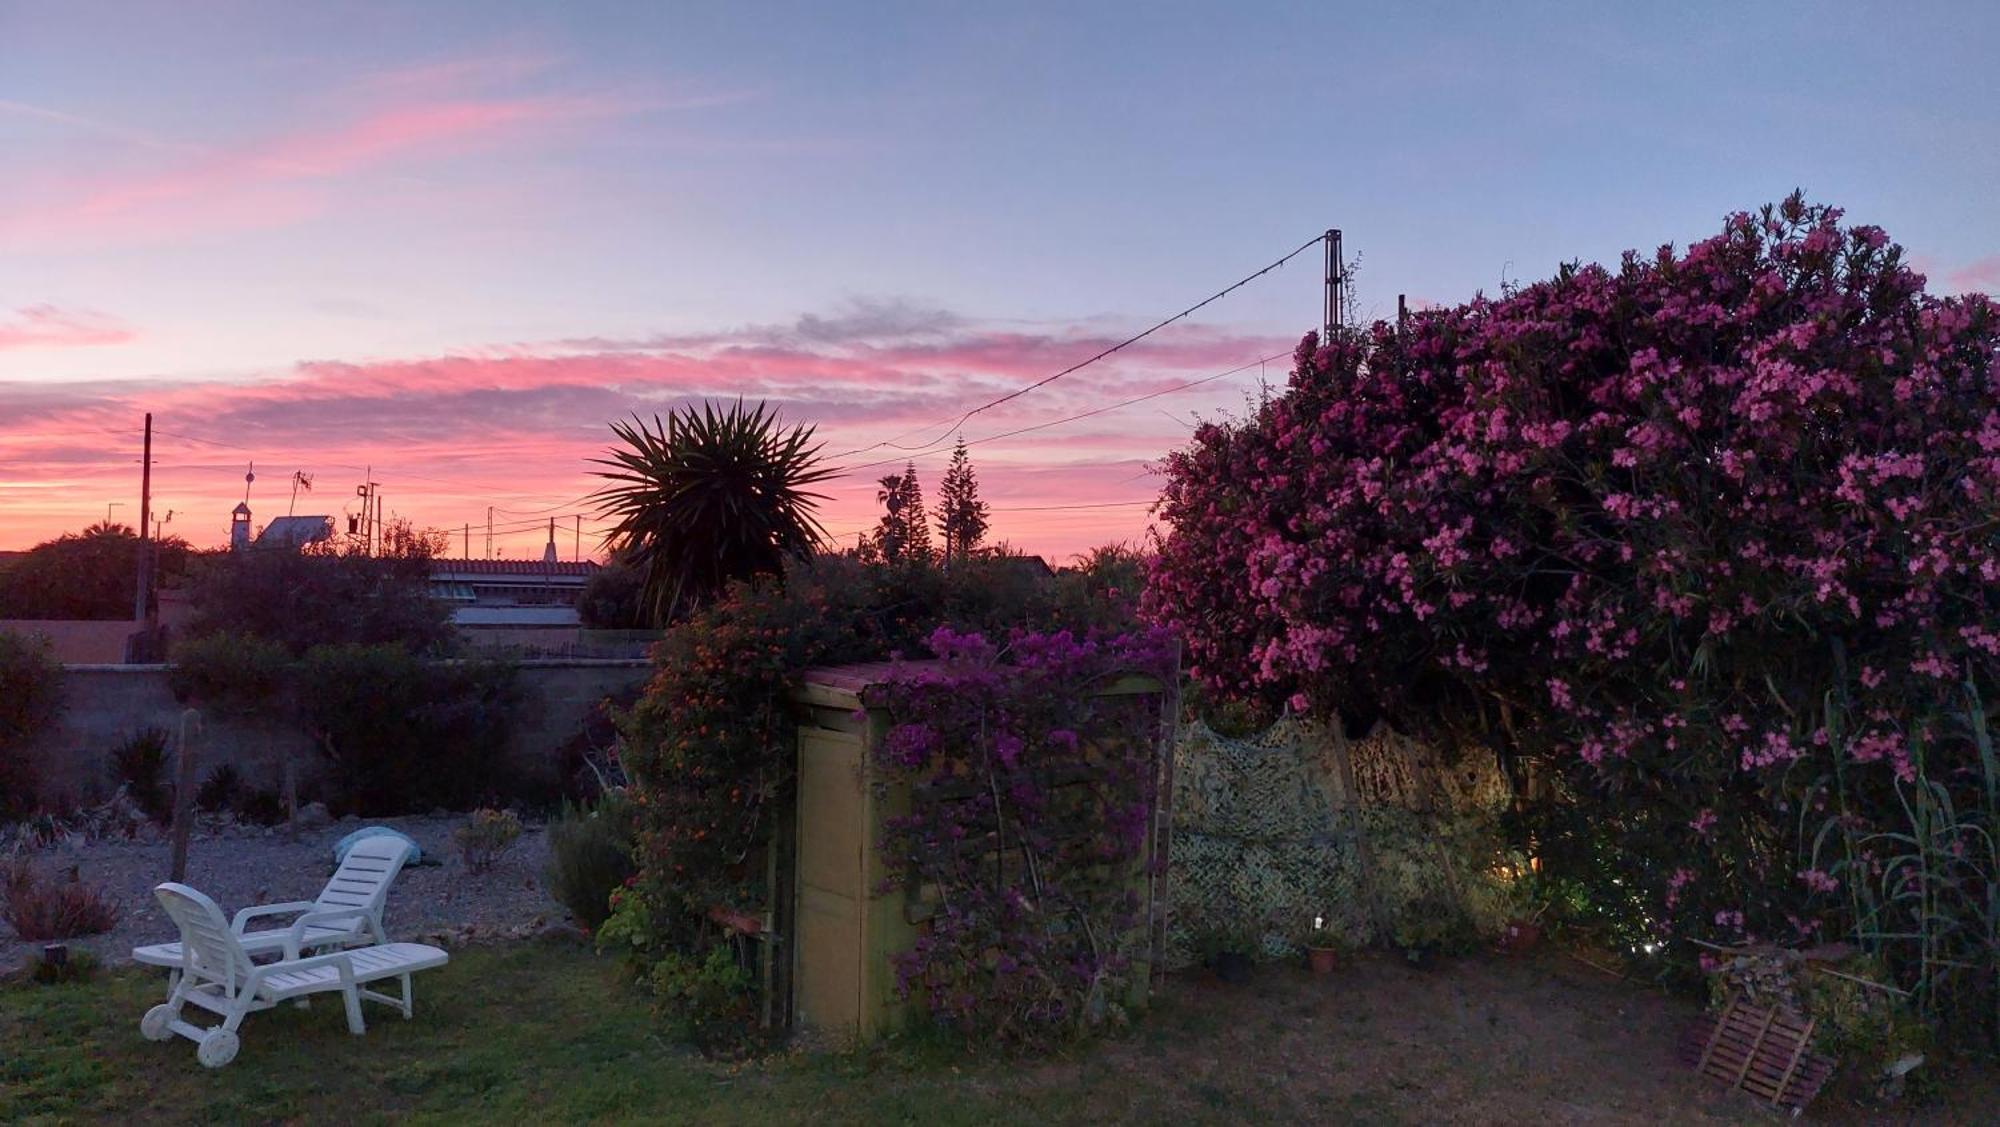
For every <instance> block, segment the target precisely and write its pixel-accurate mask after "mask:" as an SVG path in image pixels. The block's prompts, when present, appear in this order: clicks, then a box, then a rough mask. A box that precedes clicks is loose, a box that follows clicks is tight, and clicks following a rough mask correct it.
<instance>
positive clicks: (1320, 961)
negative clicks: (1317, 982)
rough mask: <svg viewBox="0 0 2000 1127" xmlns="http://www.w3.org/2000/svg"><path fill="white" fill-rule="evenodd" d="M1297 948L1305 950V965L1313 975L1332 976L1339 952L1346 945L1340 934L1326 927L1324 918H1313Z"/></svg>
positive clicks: (1338, 961)
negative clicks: (1310, 969)
mask: <svg viewBox="0 0 2000 1127" xmlns="http://www.w3.org/2000/svg"><path fill="white" fill-rule="evenodd" d="M1299 946H1301V947H1303V948H1305V950H1306V965H1307V966H1310V967H1311V968H1312V972H1313V973H1314V974H1332V973H1333V971H1334V968H1335V967H1338V966H1339V965H1340V956H1341V952H1342V951H1344V950H1345V949H1346V947H1347V945H1346V944H1345V943H1344V942H1342V941H1341V937H1340V934H1339V933H1338V932H1336V931H1334V930H1333V929H1332V928H1329V927H1327V926H1326V917H1325V916H1314V917H1313V920H1312V927H1310V928H1308V929H1306V932H1305V934H1304V935H1303V936H1301V937H1300V939H1299Z"/></svg>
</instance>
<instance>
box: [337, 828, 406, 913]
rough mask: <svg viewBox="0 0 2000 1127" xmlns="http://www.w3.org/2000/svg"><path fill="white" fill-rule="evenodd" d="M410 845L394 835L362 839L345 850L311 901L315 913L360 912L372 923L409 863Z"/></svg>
mask: <svg viewBox="0 0 2000 1127" xmlns="http://www.w3.org/2000/svg"><path fill="white" fill-rule="evenodd" d="M409 857H410V844H409V842H406V841H404V840H403V839H402V838H400V837H397V836H395V835H394V834H376V835H374V836H372V837H364V838H362V839H361V840H360V841H357V842H355V843H354V844H353V845H352V846H350V847H349V848H348V850H347V856H345V857H343V858H341V861H340V868H338V869H336V870H334V874H333V877H332V878H331V879H330V880H328V881H327V882H326V887H325V888H323V889H320V893H319V898H318V899H317V900H315V901H313V911H315V912H338V911H361V912H366V913H368V915H369V916H370V917H372V918H373V919H375V920H376V921H378V922H379V921H380V920H381V919H382V907H383V904H384V902H385V901H387V900H388V898H389V886H390V885H391V884H392V883H394V882H395V880H396V874H397V873H399V872H401V871H402V869H403V862H405V861H407V860H409Z"/></svg>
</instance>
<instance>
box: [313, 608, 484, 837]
mask: <svg viewBox="0 0 2000 1127" xmlns="http://www.w3.org/2000/svg"><path fill="white" fill-rule="evenodd" d="M293 686H294V687H293V695H294V697H295V699H296V700H297V704H298V717H299V723H300V725H301V726H302V727H303V728H304V729H305V731H306V733H307V734H308V735H309V736H311V738H312V740H313V743H314V744H315V746H317V747H318V748H319V750H320V752H321V754H322V755H323V756H324V758H325V761H326V765H327V772H326V779H327V786H328V789H329V791H330V795H329V803H328V804H329V805H330V806H333V807H335V808H336V810H337V811H338V812H341V813H354V814H360V815H363V816H368V815H379V814H400V813H406V812H408V811H411V810H428V809H431V808H432V807H439V806H441V807H444V808H446V809H451V810H465V809H470V808H472V807H475V806H477V805H479V804H480V803H482V802H485V801H488V800H498V801H501V802H504V801H505V800H506V799H508V798H510V797H512V795H513V794H514V792H515V790H516V788H517V787H518V785H519V781H518V779H516V778H515V777H514V773H513V771H512V769H511V768H510V767H509V766H508V764H507V760H506V750H507V738H508V732H509V731H510V728H511V724H512V715H513V710H514V709H515V708H516V707H517V706H518V705H519V703H520V691H519V687H518V684H517V683H516V679H515V669H514V667H513V666H512V665H511V664H508V663H506V662H500V661H484V660H466V661H453V662H439V661H425V660H423V659H422V658H419V657H417V656H416V655H414V654H412V653H411V652H410V651H409V650H407V649H405V648H403V647H401V646H361V645H343V646H316V647H314V648H313V649H311V650H308V651H307V652H306V655H305V657H304V658H303V659H302V660H301V661H300V662H299V664H298V667H297V669H296V672H295V674H294V678H293Z"/></svg>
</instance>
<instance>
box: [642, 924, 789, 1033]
mask: <svg viewBox="0 0 2000 1127" xmlns="http://www.w3.org/2000/svg"><path fill="white" fill-rule="evenodd" d="M647 985H648V986H649V987H650V988H651V990H652V992H653V996H654V998H655V999H657V1004H658V1006H659V1008H660V1011H661V1013H662V1014H664V1015H665V1016H666V1018H667V1022H668V1026H669V1028H670V1029H671V1031H672V1032H673V1033H674V1035H675V1036H677V1037H680V1038H681V1039H683V1040H685V1041H688V1042H690V1043H692V1044H693V1045H694V1046H695V1047H696V1048H698V1049H700V1050H701V1051H702V1053H703V1055H705V1056H711V1057H724V1058H728V1057H737V1056H741V1055H743V1054H745V1053H747V1052H750V1051H752V1050H754V1049H755V1048H757V1046H758V1045H759V1044H760V1043H761V1042H762V1041H763V1039H764V1038H763V1033H762V1030H761V1028H760V1027H759V1025H758V1022H757V991H756V987H755V979H754V978H753V977H752V976H751V974H750V971H749V968H747V967H745V966H744V965H743V962H742V960H741V959H740V958H739V957H738V956H737V953H736V951H735V950H734V948H733V947H732V946H729V945H723V946H717V947H713V948H710V949H709V951H708V953H707V954H706V955H683V954H681V953H679V952H675V951H669V952H667V953H666V954H665V955H664V956H663V957H662V958H661V959H660V960H659V961H658V962H656V963H654V964H653V967H652V969H651V970H650V971H649V972H648V974H647Z"/></svg>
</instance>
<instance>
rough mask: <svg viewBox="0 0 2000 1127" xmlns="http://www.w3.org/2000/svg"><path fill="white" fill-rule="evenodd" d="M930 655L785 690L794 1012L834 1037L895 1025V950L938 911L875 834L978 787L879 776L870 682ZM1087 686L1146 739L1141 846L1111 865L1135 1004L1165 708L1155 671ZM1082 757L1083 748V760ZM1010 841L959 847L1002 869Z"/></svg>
mask: <svg viewBox="0 0 2000 1127" xmlns="http://www.w3.org/2000/svg"><path fill="white" fill-rule="evenodd" d="M936 667H937V663H932V662H895V663H890V662H874V663H867V664H860V665H846V666H837V667H824V668H818V669H813V670H810V671H808V672H807V673H806V675H805V677H804V680H803V684H802V685H801V687H800V689H799V690H798V692H797V694H796V696H795V699H796V701H797V702H798V704H799V705H800V706H801V710H802V711H801V715H800V723H799V734H798V754H799V759H798V806H797V825H796V837H795V839H794V840H795V841H796V842H797V856H796V865H795V868H794V874H795V878H794V881H793V889H792V892H793V902H792V905H791V906H792V908H793V911H794V916H793V919H794V920H795V921H796V922H795V925H794V929H793V930H794V935H795V937H796V942H795V943H794V944H793V949H792V952H791V959H790V960H789V961H790V967H789V970H790V973H791V975H792V1002H793V1005H792V1014H793V1018H794V1020H795V1021H797V1022H799V1023H802V1024H805V1025H809V1026H812V1027H814V1028H816V1029H819V1030H822V1031H825V1032H827V1033H831V1034H835V1035H837V1036H852V1037H856V1038H858V1039H861V1040H868V1039H871V1038H873V1037H876V1036H878V1035H880V1034H882V1033H884V1032H887V1031H890V1030H892V1029H894V1028H895V1027H896V1026H897V1025H898V1023H899V1022H900V1021H901V1020H902V1018H903V1017H904V1013H905V1009H906V1007H907V1006H908V1005H910V1004H912V1003H910V1002H906V1001H905V1000H903V999H901V998H899V996H898V991H897V968H896V962H895V959H896V956H897V955H898V954H899V953H901V952H906V951H909V950H910V949H912V947H913V946H915V945H916V944H917V943H918V941H919V939H920V938H921V937H922V936H923V935H924V934H925V933H926V931H927V929H928V928H929V927H930V926H931V925H930V923H929V921H930V920H931V918H932V917H933V916H934V915H935V914H936V913H937V912H938V911H939V902H940V899H941V898H940V896H939V895H938V890H937V889H936V887H935V886H933V885H930V884H925V883H921V882H914V881H909V880H903V879H901V876H902V875H901V874H899V873H897V872H895V871H893V867H892V865H891V864H890V862H889V861H888V860H887V859H886V858H885V854H884V851H883V849H882V848H881V845H882V842H883V841H884V840H885V836H886V833H887V830H888V827H889V826H890V825H891V823H892V820H893V819H896V818H898V817H901V816H904V815H907V814H909V813H910V811H911V809H912V803H913V801H940V802H951V801H963V800H967V799H971V798H975V797H977V796H975V795H971V794H970V793H967V794H965V795H963V796H962V797H961V796H960V795H955V794H954V793H953V792H952V791H951V790H950V788H948V787H946V788H942V789H940V788H938V787H936V786H932V787H931V788H929V790H928V792H927V794H926V796H925V797H922V798H917V797H914V796H913V792H912V788H911V787H910V786H909V785H908V784H906V783H891V782H889V781H887V780H886V779H885V772H884V771H883V770H882V768H881V766H880V763H879V756H878V754H877V753H878V751H879V750H880V749H881V748H882V747H883V746H884V740H885V738H887V736H888V734H889V733H890V731H891V729H892V724H893V721H892V718H891V716H890V715H889V713H888V711H887V710H886V709H885V708H883V707H882V706H881V705H880V702H879V700H878V698H877V695H876V694H873V693H871V690H873V689H875V688H877V687H878V686H884V685H887V684H889V683H890V681H891V679H893V678H895V677H898V676H909V675H911V674H918V675H921V674H922V672H923V671H925V670H927V669H934V668H936ZM1088 696H1089V698H1090V699H1091V700H1092V701H1093V706H1094V707H1096V708H1097V709H1098V710H1099V711H1100V712H1101V713H1103V714H1104V715H1107V716H1114V717H1118V718H1121V719H1117V720H1114V721H1113V723H1122V724H1123V725H1124V726H1125V727H1126V729H1128V730H1129V736H1130V738H1131V739H1133V740H1143V741H1145V745H1146V750H1145V752H1144V754H1146V755H1147V756H1148V757H1149V758H1148V760H1147V764H1148V766H1147V769H1146V770H1147V774H1148V775H1149V778H1148V779H1147V780H1146V781H1145V786H1144V788H1143V789H1144V790H1145V791H1146V792H1147V793H1146V797H1145V801H1146V803H1147V807H1148V820H1147V824H1146V825H1145V827H1144V842H1143V846H1142V848H1141V850H1140V855H1139V856H1138V858H1137V860H1136V862H1133V863H1125V864H1122V865H1121V868H1120V871H1119V872H1118V873H1117V874H1116V876H1115V879H1116V880H1118V881H1122V882H1124V883H1125V884H1126V886H1127V887H1129V889H1130V892H1131V894H1132V896H1133V897H1135V898H1136V903H1137V904H1138V906H1139V915H1138V917H1137V918H1138V919H1139V920H1140V921H1142V923H1141V927H1143V932H1142V933H1138V934H1136V935H1135V936H1134V938H1135V941H1136V946H1137V949H1138V951H1139V957H1138V959H1136V960H1134V963H1135V965H1136V966H1137V967H1138V969H1137V972H1136V973H1134V974H1133V975H1131V981H1132V982H1133V983H1134V987H1135V989H1134V990H1133V991H1132V992H1131V993H1128V994H1127V996H1126V997H1124V998H1122V999H1120V1001H1121V1002H1122V1003H1124V1004H1128V1005H1129V1004H1136V1003H1139V1002H1143V1000H1144V990H1145V984H1146V980H1147V978H1148V976H1149V975H1150V973H1151V970H1152V968H1153V967H1155V966H1158V965H1159V959H1158V950H1159V943H1160V942H1161V931H1162V929H1161V926H1160V925H1161V922H1162V921H1161V919H1160V918H1159V916H1158V908H1159V907H1161V906H1163V905H1164V900H1165V898H1164V896H1163V895H1160V894H1159V892H1160V890H1158V889H1157V888H1156V887H1155V885H1156V884H1157V883H1158V880H1159V877H1158V875H1157V874H1158V873H1160V872H1162V871H1163V866H1156V865H1155V864H1153V861H1154V859H1155V857H1161V858H1162V859H1164V857H1163V854H1164V850H1165V848H1166V842H1165V835H1166V828H1167V821H1166V817H1165V815H1164V812H1163V811H1162V810H1161V809H1160V807H1161V805H1162V803H1161V802H1158V801H1154V800H1153V796H1155V795H1160V796H1164V795H1167V794H1169V793H1170V792H1171V786H1170V784H1169V781H1168V780H1167V779H1166V778H1164V773H1165V772H1166V771H1167V770H1168V769H1169V768H1168V765H1169V762H1170V757H1169V756H1168V755H1167V747H1168V743H1169V740H1170V735H1171V731H1172V713H1171V711H1170V709H1169V705H1168V701H1167V698H1166V696H1165V694H1164V690H1163V687H1162V685H1161V682H1159V681H1158V680H1155V679H1153V678H1151V677H1144V676H1120V677H1116V678H1112V679H1109V680H1107V681H1106V682H1105V683H1103V684H1101V685H1099V686H1096V687H1093V688H1091V689H1090V690H1089V692H1088ZM1122 718H1129V720H1127V719H1122ZM1088 758H1089V755H1088V753H1086V755H1085V756H1084V757H1083V759H1085V760H1087V759H1088ZM1050 774H1051V775H1052V776H1060V777H1050V778H1048V779H1047V780H1046V783H1047V785H1048V786H1049V787H1050V788H1052V789H1051V791H1050V792H1049V793H1058V792H1061V791H1063V790H1065V789H1068V790H1069V792H1070V793H1072V794H1077V795H1081V794H1082V793H1084V792H1083V790H1082V789H1078V788H1092V787H1093V786H1096V785H1098V783H1099V781H1098V780H1094V779H1093V778H1092V777H1091V776H1090V774H1089V772H1088V770H1087V769H1086V770H1083V771H1079V770H1077V769H1076V768H1075V767H1074V766H1070V767H1061V768H1051V771H1050ZM1017 841H1018V835H1014V834H1013V833H1012V832H1011V830H1008V829H1006V828H1001V829H999V830H998V832H993V833H975V834H972V835H970V836H969V838H968V839H967V840H965V841H964V842H962V843H961V844H959V845H958V847H957V848H959V849H960V850H961V851H963V852H964V853H965V854H966V855H967V856H973V855H977V856H980V857H981V858H982V859H983V860H984V861H990V865H985V864H982V865H981V868H982V869H990V870H991V871H993V872H996V873H998V872H1004V873H1008V874H1013V873H1015V872H1018V871H1022V870H1023V868H1024V866H1026V867H1032V864H1033V862H1032V861H1031V860H1030V859H1028V858H1027V856H1026V851H1025V850H1023V849H1020V848H1018V847H1017V846H1016V842H1017ZM1007 879H1010V880H1011V879H1013V878H1012V876H1011V875H1010V876H1009V877H1008V878H1007Z"/></svg>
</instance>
